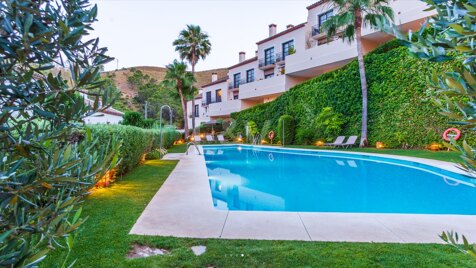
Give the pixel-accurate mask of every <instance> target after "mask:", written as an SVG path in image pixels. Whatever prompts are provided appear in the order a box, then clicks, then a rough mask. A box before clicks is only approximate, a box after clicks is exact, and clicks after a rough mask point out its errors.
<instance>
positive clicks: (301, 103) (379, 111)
mask: <svg viewBox="0 0 476 268" xmlns="http://www.w3.org/2000/svg"><path fill="white" fill-rule="evenodd" d="M365 63H366V73H367V78H368V84H369V87H368V88H369V142H370V144H375V142H377V141H382V142H385V144H386V145H388V146H389V147H402V146H404V145H405V146H406V145H408V147H426V146H427V145H428V144H431V143H433V142H435V141H441V134H442V133H443V131H444V130H445V129H446V128H448V127H451V126H454V125H451V124H449V122H451V120H448V119H447V118H444V117H442V116H441V115H440V114H439V109H438V108H437V107H435V105H434V104H433V102H432V96H433V95H434V91H432V90H429V89H428V85H427V83H426V76H427V75H429V74H431V73H432V72H442V71H444V70H448V69H449V68H451V67H452V66H455V65H456V63H455V62H453V61H450V62H446V63H443V64H441V63H440V64H437V63H433V62H428V61H424V60H419V59H416V58H414V57H412V56H410V55H408V52H407V50H406V48H405V47H403V46H401V45H400V44H399V43H398V41H391V42H389V43H387V44H385V45H383V46H382V47H380V48H377V49H376V50H374V51H373V52H372V53H369V54H368V55H366V56H365ZM359 81H360V80H359V72H358V64H357V61H355V60H354V61H352V62H350V63H349V64H347V65H346V66H344V67H342V68H340V69H338V70H335V71H332V72H328V73H326V74H323V75H320V76H318V77H316V78H314V79H311V80H309V81H306V82H304V83H302V84H300V85H297V86H295V87H294V88H291V89H290V90H289V91H287V92H285V93H284V94H283V95H281V96H280V97H278V98H277V99H276V100H274V101H272V102H268V103H264V104H259V105H256V106H254V107H251V108H249V109H246V110H243V111H240V112H237V113H232V114H231V117H232V118H233V119H234V120H235V122H236V126H235V133H239V132H243V131H244V128H245V125H246V122H248V121H250V120H252V121H254V122H255V123H256V125H257V126H258V127H259V128H261V127H263V125H264V123H265V121H266V120H271V122H272V125H275V126H276V125H277V124H278V120H279V117H280V116H281V115H283V114H289V115H291V116H292V117H293V118H294V119H295V123H296V128H297V129H298V130H299V129H301V130H300V131H299V134H300V135H299V140H298V139H297V138H298V137H297V135H296V142H302V141H303V140H306V139H309V135H308V134H309V133H310V132H311V131H312V128H313V126H312V124H311V123H312V122H313V120H314V118H316V117H317V115H318V114H319V113H320V112H321V111H322V109H323V108H324V107H329V106H331V107H333V108H334V111H335V112H337V113H340V114H342V115H343V117H344V118H345V119H346V123H345V124H344V125H343V126H342V132H341V134H342V135H346V136H350V135H356V134H357V133H360V129H361V110H362V109H361V107H362V106H361V105H362V101H361V99H362V98H361V89H360V83H359ZM463 132H464V134H465V138H466V140H467V141H468V142H469V141H475V137H476V136H475V135H474V133H472V131H469V130H464V131H463ZM304 137H306V138H304Z"/></svg>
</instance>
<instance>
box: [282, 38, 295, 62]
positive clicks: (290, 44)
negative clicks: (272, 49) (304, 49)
mask: <svg viewBox="0 0 476 268" xmlns="http://www.w3.org/2000/svg"><path fill="white" fill-rule="evenodd" d="M291 48H292V49H293V50H294V40H291V41H287V42H286V43H283V58H285V57H286V56H287V55H289V49H291Z"/></svg>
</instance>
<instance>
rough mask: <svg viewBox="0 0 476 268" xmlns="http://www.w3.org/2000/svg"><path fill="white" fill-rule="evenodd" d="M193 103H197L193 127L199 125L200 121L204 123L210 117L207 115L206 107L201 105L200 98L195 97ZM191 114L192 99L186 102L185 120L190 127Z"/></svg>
mask: <svg viewBox="0 0 476 268" xmlns="http://www.w3.org/2000/svg"><path fill="white" fill-rule="evenodd" d="M195 105H198V114H199V116H198V117H195V127H197V126H200V124H201V123H205V122H208V121H210V117H209V116H208V111H207V109H206V107H204V106H202V99H200V98H198V99H195ZM192 114H193V107H192V101H188V102H187V121H188V127H189V128H191V127H192Z"/></svg>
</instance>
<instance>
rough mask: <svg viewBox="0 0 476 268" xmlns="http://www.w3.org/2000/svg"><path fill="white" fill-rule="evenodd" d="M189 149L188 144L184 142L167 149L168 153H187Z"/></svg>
mask: <svg viewBox="0 0 476 268" xmlns="http://www.w3.org/2000/svg"><path fill="white" fill-rule="evenodd" d="M185 150H187V144H185V143H183V144H180V145H174V146H172V147H171V148H169V149H167V152H168V153H185Z"/></svg>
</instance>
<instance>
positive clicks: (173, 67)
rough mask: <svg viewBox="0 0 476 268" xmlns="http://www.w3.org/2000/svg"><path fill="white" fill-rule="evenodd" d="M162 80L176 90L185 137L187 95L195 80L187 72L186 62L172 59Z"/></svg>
mask: <svg viewBox="0 0 476 268" xmlns="http://www.w3.org/2000/svg"><path fill="white" fill-rule="evenodd" d="M166 68H167V71H166V73H165V77H164V81H162V85H163V86H164V87H165V88H168V89H173V90H177V93H178V95H179V97H180V103H181V105H182V111H183V120H184V122H183V124H184V130H185V137H187V136H188V120H187V97H188V96H190V95H193V94H192V93H193V92H191V91H193V87H192V85H193V83H194V82H195V81H196V80H195V77H194V76H193V74H192V73H191V72H187V64H186V63H184V62H180V61H178V60H174V61H173V62H172V63H171V64H169V65H167V66H166Z"/></svg>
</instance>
